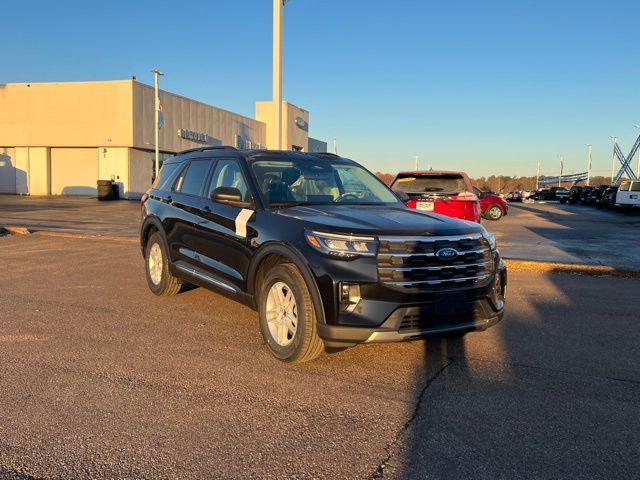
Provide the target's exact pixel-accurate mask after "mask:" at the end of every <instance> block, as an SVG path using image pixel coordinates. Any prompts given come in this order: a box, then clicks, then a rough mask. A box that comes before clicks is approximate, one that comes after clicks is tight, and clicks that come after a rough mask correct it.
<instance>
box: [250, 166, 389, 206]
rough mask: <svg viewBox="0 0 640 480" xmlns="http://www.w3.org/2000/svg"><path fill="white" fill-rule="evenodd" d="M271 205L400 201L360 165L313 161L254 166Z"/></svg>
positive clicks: (257, 177)
mask: <svg viewBox="0 0 640 480" xmlns="http://www.w3.org/2000/svg"><path fill="white" fill-rule="evenodd" d="M251 166H252V168H253V172H254V174H255V177H256V181H257V183H258V186H259V187H260V189H261V190H262V193H263V194H264V196H265V198H266V199H267V201H268V202H269V205H288V204H308V205H326V204H331V203H359V204H380V203H396V202H397V201H398V198H397V197H396V196H395V195H394V194H393V193H391V191H389V189H388V188H387V187H386V186H385V185H384V184H383V183H382V182H380V180H378V179H377V178H376V177H374V176H373V175H372V174H371V173H369V172H368V171H366V170H365V169H364V168H362V167H360V166H359V165H354V164H350V163H331V162H329V161H327V160H325V159H316V158H310V157H304V158H294V159H282V160H280V159H277V158H274V159H272V160H259V161H255V162H253V163H252V164H251Z"/></svg>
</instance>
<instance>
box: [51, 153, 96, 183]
mask: <svg viewBox="0 0 640 480" xmlns="http://www.w3.org/2000/svg"><path fill="white" fill-rule="evenodd" d="M98 170H99V169H98V149H97V148H95V147H94V148H52V149H51V194H52V195H96V194H97V185H96V181H97V180H98Z"/></svg>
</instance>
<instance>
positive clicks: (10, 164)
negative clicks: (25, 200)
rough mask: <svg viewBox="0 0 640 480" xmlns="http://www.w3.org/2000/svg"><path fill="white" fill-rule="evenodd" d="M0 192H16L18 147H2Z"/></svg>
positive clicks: (0, 156)
mask: <svg viewBox="0 0 640 480" xmlns="http://www.w3.org/2000/svg"><path fill="white" fill-rule="evenodd" d="M0 193H14V194H15V193H16V149H15V148H9V147H0Z"/></svg>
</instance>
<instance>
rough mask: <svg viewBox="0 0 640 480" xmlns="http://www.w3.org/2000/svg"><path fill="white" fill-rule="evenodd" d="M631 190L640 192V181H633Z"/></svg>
mask: <svg viewBox="0 0 640 480" xmlns="http://www.w3.org/2000/svg"><path fill="white" fill-rule="evenodd" d="M631 191H632V192H640V182H633V183H632V184H631Z"/></svg>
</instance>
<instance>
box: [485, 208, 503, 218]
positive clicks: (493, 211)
mask: <svg viewBox="0 0 640 480" xmlns="http://www.w3.org/2000/svg"><path fill="white" fill-rule="evenodd" d="M503 215H504V212H503V211H502V208H500V205H492V206H491V207H489V209H488V210H487V217H488V218H489V220H493V221H494V222H495V221H496V220H500V219H501V218H502V216H503Z"/></svg>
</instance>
